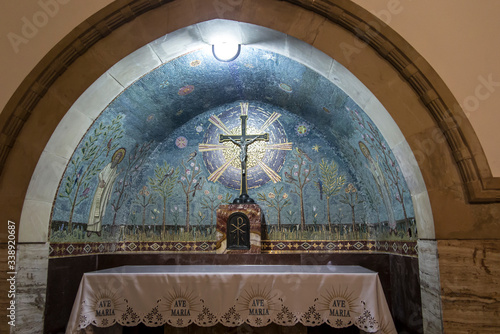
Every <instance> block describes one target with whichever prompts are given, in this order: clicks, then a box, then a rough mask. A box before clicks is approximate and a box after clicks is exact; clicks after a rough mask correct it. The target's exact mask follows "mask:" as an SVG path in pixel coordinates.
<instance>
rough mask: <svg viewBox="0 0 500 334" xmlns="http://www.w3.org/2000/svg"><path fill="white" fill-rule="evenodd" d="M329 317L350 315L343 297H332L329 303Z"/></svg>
mask: <svg viewBox="0 0 500 334" xmlns="http://www.w3.org/2000/svg"><path fill="white" fill-rule="evenodd" d="M330 316H331V317H350V316H351V314H350V313H349V306H347V305H346V302H345V300H343V299H334V300H333V301H332V303H331V305H330Z"/></svg>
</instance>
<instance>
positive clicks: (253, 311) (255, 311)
mask: <svg viewBox="0 0 500 334" xmlns="http://www.w3.org/2000/svg"><path fill="white" fill-rule="evenodd" d="M249 306H250V307H249V308H248V315H269V309H268V308H267V306H266V303H265V300H264V299H257V298H255V299H252V301H251V302H250V305H249Z"/></svg>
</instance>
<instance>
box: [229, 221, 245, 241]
mask: <svg viewBox="0 0 500 334" xmlns="http://www.w3.org/2000/svg"><path fill="white" fill-rule="evenodd" d="M236 224H237V225H235V224H231V226H232V227H233V228H234V230H232V231H231V232H232V233H236V245H237V246H239V245H240V239H241V237H240V233H241V234H246V232H245V231H244V230H243V228H244V227H245V226H246V224H245V222H244V221H243V218H241V217H238V218H237V219H236Z"/></svg>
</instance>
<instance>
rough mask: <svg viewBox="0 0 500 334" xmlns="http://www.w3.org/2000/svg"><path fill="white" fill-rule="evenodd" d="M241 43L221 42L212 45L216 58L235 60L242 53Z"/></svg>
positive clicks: (226, 60)
mask: <svg viewBox="0 0 500 334" xmlns="http://www.w3.org/2000/svg"><path fill="white" fill-rule="evenodd" d="M240 50H241V45H240V44H238V43H230V42H221V43H216V44H214V45H212V52H213V54H214V57H215V59H217V60H219V61H225V62H228V61H233V60H235V59H236V58H238V56H239V55H240Z"/></svg>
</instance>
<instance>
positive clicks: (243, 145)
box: [219, 103, 269, 204]
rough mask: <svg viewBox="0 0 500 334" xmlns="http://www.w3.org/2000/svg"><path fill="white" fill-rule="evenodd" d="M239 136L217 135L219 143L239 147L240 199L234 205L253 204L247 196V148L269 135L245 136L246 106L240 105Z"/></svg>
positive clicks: (245, 104) (266, 139)
mask: <svg viewBox="0 0 500 334" xmlns="http://www.w3.org/2000/svg"><path fill="white" fill-rule="evenodd" d="M240 119H241V135H223V134H221V135H219V142H220V143H223V142H226V141H230V142H232V143H233V144H235V145H238V146H239V147H240V150H241V151H240V162H241V187H240V197H238V198H236V199H235V200H234V201H233V203H234V204H243V203H255V201H254V200H253V199H251V198H250V196H248V194H247V191H248V190H247V156H248V154H247V148H248V146H249V145H250V144H252V143H253V142H254V141H256V140H264V141H269V134H268V133H264V134H260V135H247V119H248V104H247V103H242V104H241V115H240Z"/></svg>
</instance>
